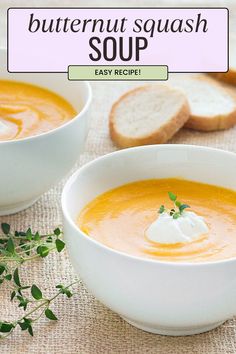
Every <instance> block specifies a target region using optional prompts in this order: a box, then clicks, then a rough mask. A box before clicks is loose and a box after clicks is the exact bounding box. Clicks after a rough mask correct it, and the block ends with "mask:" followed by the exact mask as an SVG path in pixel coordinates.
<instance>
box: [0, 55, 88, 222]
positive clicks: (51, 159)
mask: <svg viewBox="0 0 236 354" xmlns="http://www.w3.org/2000/svg"><path fill="white" fill-rule="evenodd" d="M0 67H1V72H0V79H3V80H15V81H22V82H26V83H31V84H35V85H38V86H41V87H44V88H46V89H49V90H52V91H54V92H55V93H58V94H59V95H61V96H63V97H64V98H65V99H67V100H68V101H69V102H70V103H71V104H72V105H73V106H74V108H75V109H76V110H78V112H79V113H78V114H77V115H76V117H75V118H74V119H72V120H71V121H69V122H68V123H66V124H64V125H62V126H60V127H58V128H56V129H54V130H51V131H49V132H46V133H43V134H41V135H37V136H33V137H29V138H24V139H20V140H10V141H5V142H3V141H0V166H1V173H0V215H6V214H11V213H14V212H17V211H20V210H22V209H25V208H26V207H28V206H30V205H31V204H33V203H34V202H35V201H36V200H37V199H38V198H39V197H40V195H41V194H43V193H44V192H46V191H47V190H48V189H49V188H50V187H51V186H52V185H53V184H55V183H56V182H58V181H59V180H60V179H62V177H64V176H65V175H66V174H67V173H68V172H69V170H70V169H71V168H72V166H73V165H74V164H75V162H76V160H77V159H78V157H79V155H80V153H81V151H82V149H83V147H84V144H85V139H86V136H87V133H88V129H89V126H88V124H89V119H88V115H87V111H88V108H89V105H90V102H91V89H90V86H89V84H88V83H86V82H79V81H68V79H67V76H66V74H42V73H40V74H39V73H38V74H37V73H36V74H31V73H30V74H29V73H27V74H13V73H8V72H7V69H6V50H5V49H0Z"/></svg>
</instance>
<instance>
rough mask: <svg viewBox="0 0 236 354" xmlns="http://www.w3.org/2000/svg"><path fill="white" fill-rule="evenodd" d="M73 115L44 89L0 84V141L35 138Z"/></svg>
mask: <svg viewBox="0 0 236 354" xmlns="http://www.w3.org/2000/svg"><path fill="white" fill-rule="evenodd" d="M75 115H76V111H75V110H74V108H73V107H72V106H71V104H70V103H69V102H67V101H66V100H65V99H64V98H62V97H60V96H58V95H57V94H56V93H53V92H51V91H48V90H46V89H44V88H41V87H38V86H34V85H30V84H26V83H22V82H16V81H1V80H0V140H13V139H21V138H25V137H29V136H33V135H38V134H41V133H44V132H47V131H49V130H52V129H55V128H56V127H58V126H60V125H62V124H64V123H66V122H67V121H69V120H71V119H72V118H73V117H74V116H75Z"/></svg>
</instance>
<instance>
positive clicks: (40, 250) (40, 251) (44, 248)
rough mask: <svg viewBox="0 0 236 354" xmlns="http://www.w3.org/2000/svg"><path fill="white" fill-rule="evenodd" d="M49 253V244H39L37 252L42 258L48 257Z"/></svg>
mask: <svg viewBox="0 0 236 354" xmlns="http://www.w3.org/2000/svg"><path fill="white" fill-rule="evenodd" d="M48 253H49V248H48V247H47V246H38V248H37V254H39V255H40V257H42V258H44V257H47V255H48Z"/></svg>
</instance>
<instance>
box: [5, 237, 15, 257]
mask: <svg viewBox="0 0 236 354" xmlns="http://www.w3.org/2000/svg"><path fill="white" fill-rule="evenodd" d="M6 250H7V252H9V253H12V254H13V253H14V251H15V245H14V242H13V240H12V238H9V239H8V241H7V246H6Z"/></svg>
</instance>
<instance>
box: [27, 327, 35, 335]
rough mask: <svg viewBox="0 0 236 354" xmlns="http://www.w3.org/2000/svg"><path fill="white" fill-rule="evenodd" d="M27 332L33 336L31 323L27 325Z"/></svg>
mask: <svg viewBox="0 0 236 354" xmlns="http://www.w3.org/2000/svg"><path fill="white" fill-rule="evenodd" d="M28 332H29V334H30V335H31V336H32V337H33V336H34V332H33V328H32V326H31V325H29V327H28Z"/></svg>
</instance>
